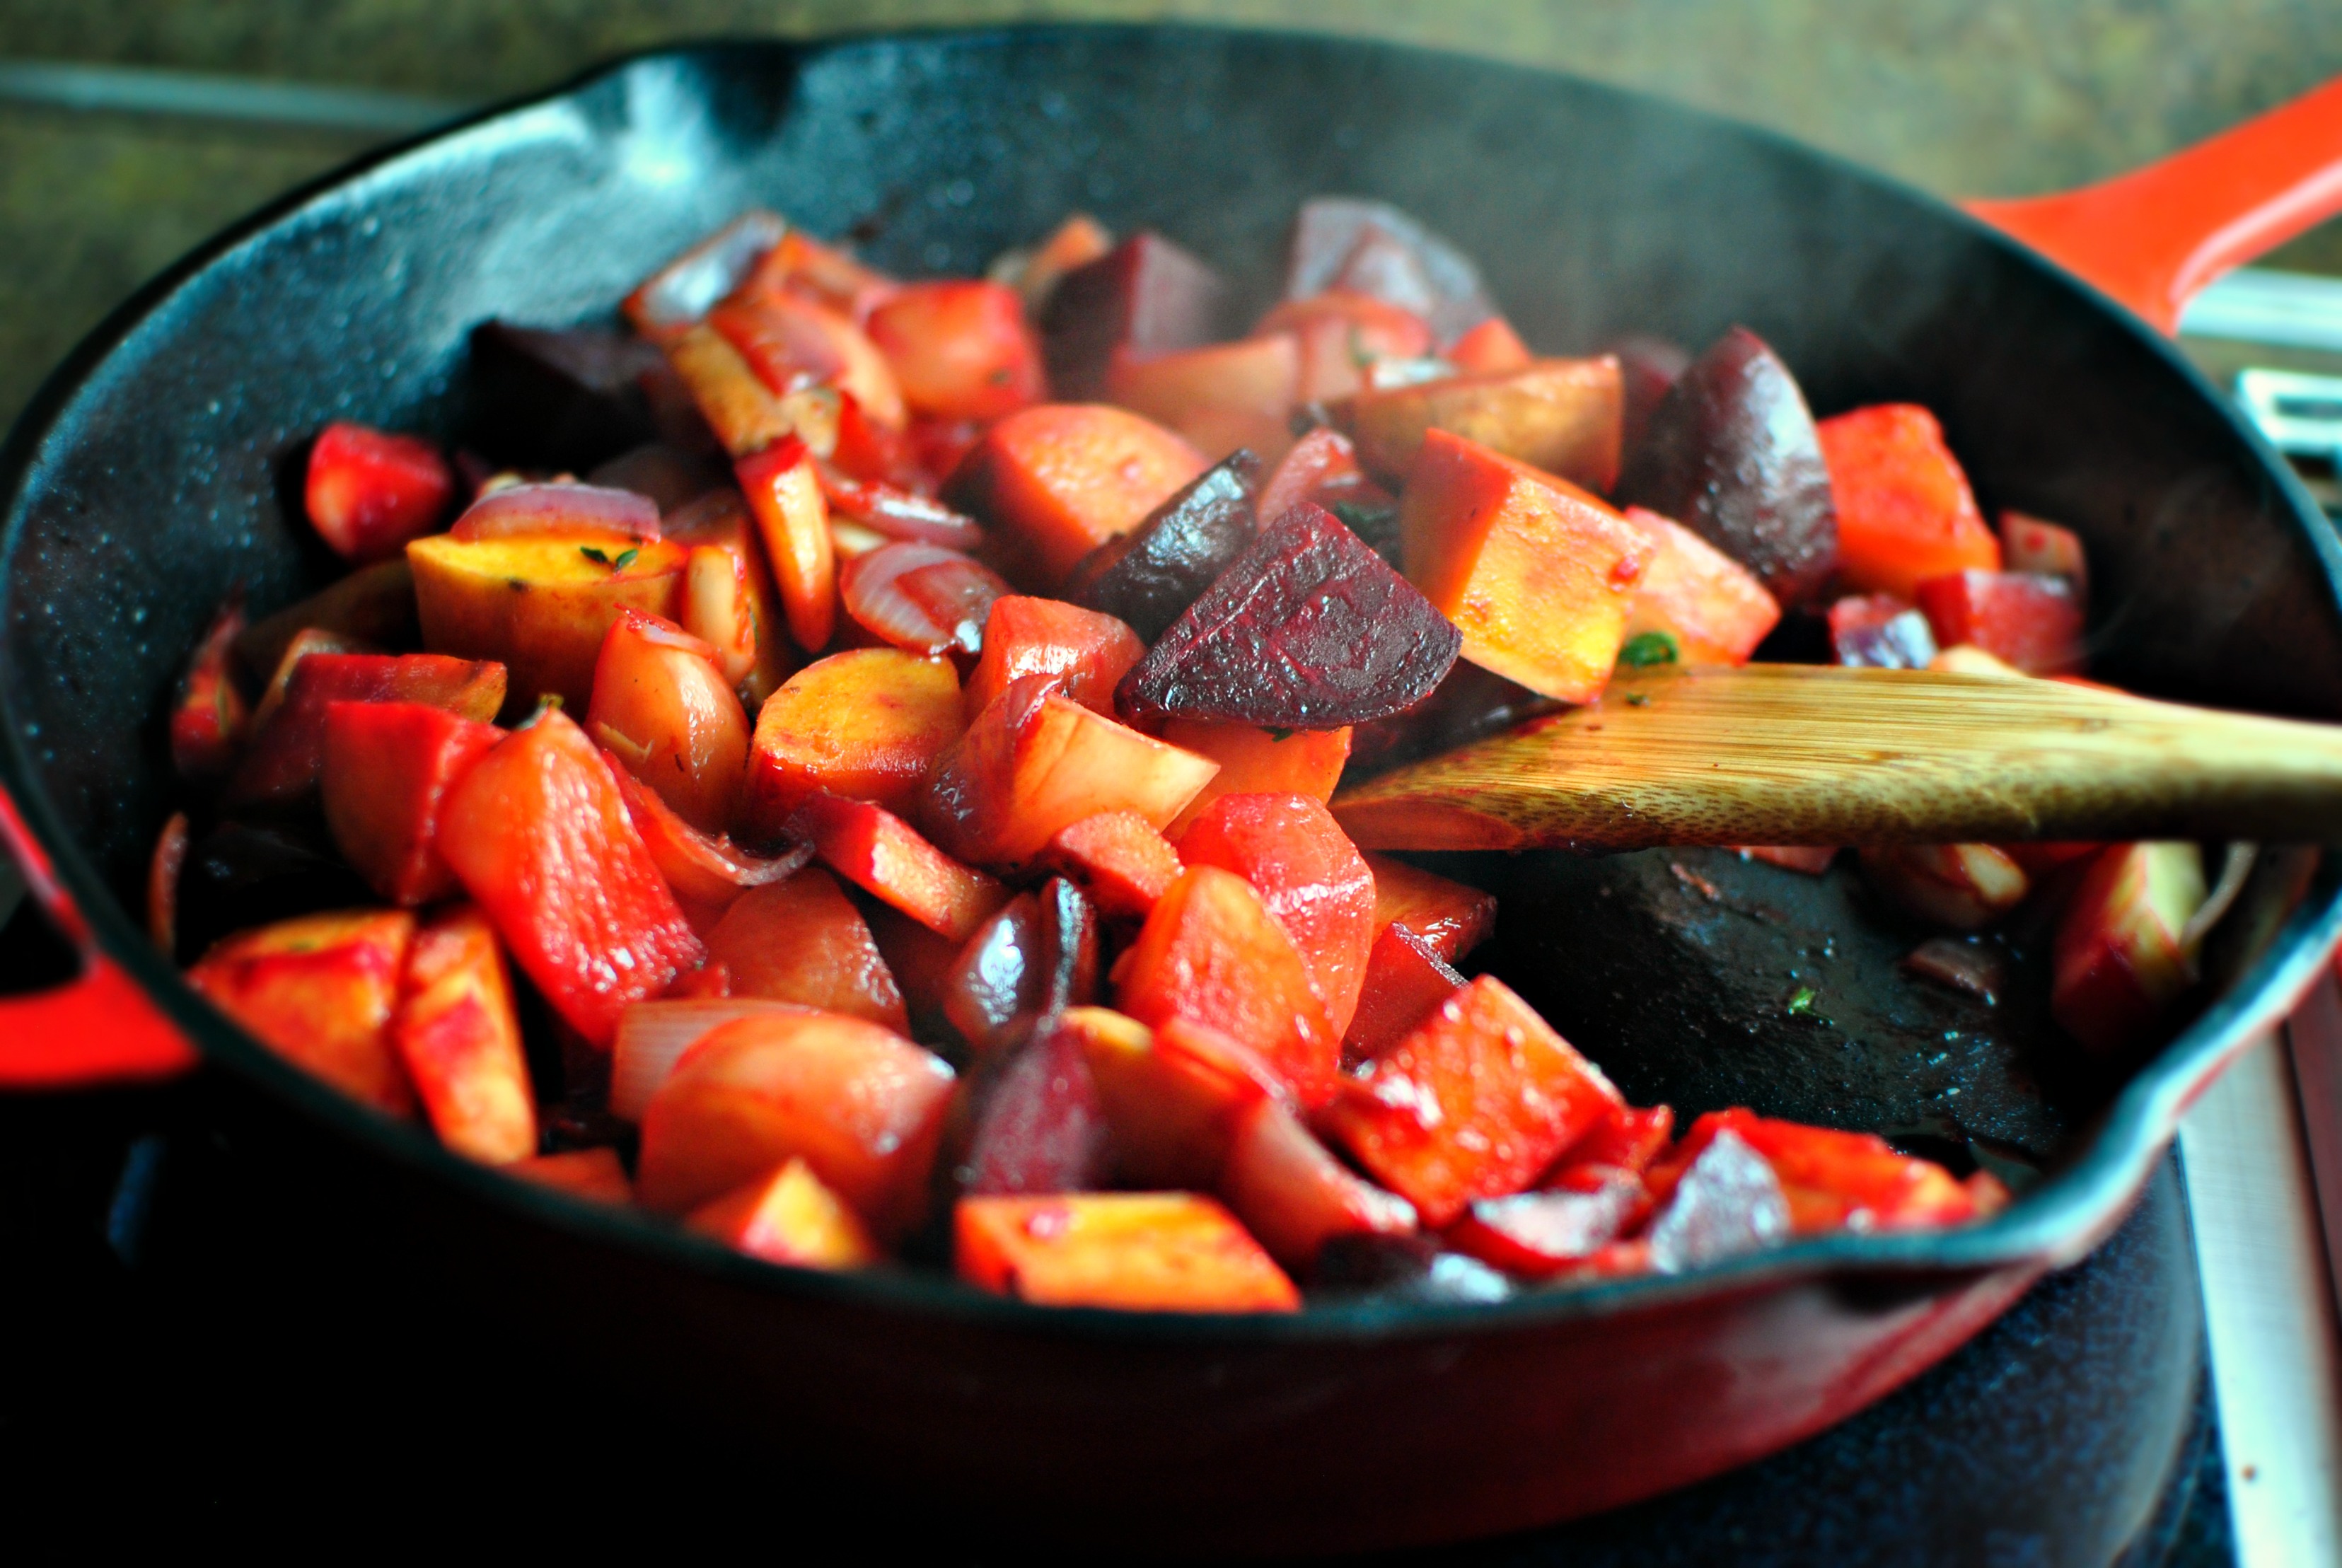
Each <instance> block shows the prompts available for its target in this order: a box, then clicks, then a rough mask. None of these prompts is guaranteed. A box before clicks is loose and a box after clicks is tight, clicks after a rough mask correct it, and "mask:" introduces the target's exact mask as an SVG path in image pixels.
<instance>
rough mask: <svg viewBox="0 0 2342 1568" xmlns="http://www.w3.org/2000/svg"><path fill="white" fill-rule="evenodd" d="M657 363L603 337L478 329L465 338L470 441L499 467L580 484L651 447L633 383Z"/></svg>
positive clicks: (623, 339)
mask: <svg viewBox="0 0 2342 1568" xmlns="http://www.w3.org/2000/svg"><path fill="white" fill-rule="evenodd" d="M665 363H666V362H665V361H664V360H663V359H662V358H661V357H660V355H659V351H658V350H657V349H656V348H653V347H652V346H651V345H649V344H647V343H645V342H644V341H643V340H642V339H640V338H638V337H636V336H633V335H630V334H626V333H621V332H617V331H615V330H612V329H608V328H601V327H575V328H571V329H568V330H565V331H558V332H553V331H541V330H539V329H537V328H535V327H528V326H515V325H512V324H511V323H509V322H502V321H484V322H482V323H481V324H480V325H477V326H475V327H474V328H473V329H472V362H471V382H472V387H471V392H472V427H473V430H472V434H473V436H474V438H475V440H476V441H477V442H478V443H479V444H480V446H481V447H482V448H483V449H484V450H485V451H487V452H488V453H490V454H493V455H495V457H496V458H497V459H499V460H500V461H503V462H506V463H516V464H524V465H525V466H530V467H546V468H565V469H569V470H572V471H574V472H576V473H580V474H582V473H584V472H585V471H586V469H588V468H591V467H593V466H594V465H595V464H597V463H600V462H602V461H603V460H604V459H605V458H608V457H611V456H614V455H616V454H618V453H620V452H624V451H625V450H626V449H627V448H628V447H630V446H636V445H639V444H642V443H644V442H646V441H648V440H650V439H651V437H652V435H653V434H654V430H653V426H652V423H651V410H650V404H649V401H648V399H647V398H646V397H645V395H644V394H643V389H642V385H641V381H640V378H641V375H642V374H643V372H645V371H646V370H649V369H653V368H655V367H656V366H659V365H664V364H665Z"/></svg>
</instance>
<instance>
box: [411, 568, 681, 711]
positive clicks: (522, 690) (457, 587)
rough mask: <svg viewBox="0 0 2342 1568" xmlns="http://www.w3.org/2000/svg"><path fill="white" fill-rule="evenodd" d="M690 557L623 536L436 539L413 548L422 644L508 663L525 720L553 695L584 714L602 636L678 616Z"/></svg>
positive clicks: (513, 699)
mask: <svg viewBox="0 0 2342 1568" xmlns="http://www.w3.org/2000/svg"><path fill="white" fill-rule="evenodd" d="M630 552H631V554H629V553H630ZM689 554H690V552H689V551H688V550H687V549H686V548H685V547H684V546H683V545H682V544H677V543H676V542H675V541H674V540H672V539H660V540H656V541H654V542H652V543H651V544H636V543H635V541H633V540H632V539H628V538H626V537H625V536H624V535H621V534H591V535H584V534H581V535H575V536H570V537H562V536H557V535H553V534H522V535H518V536H516V537H514V538H510V539H483V540H481V541H479V542H478V543H476V544H465V543H464V542H462V541H461V540H457V539H455V538H451V537H450V536H448V535H446V534H433V535H431V536H430V537H428V538H425V539H417V540H415V542H414V543H412V544H409V545H407V547H406V559H407V562H408V564H411V565H412V566H413V567H414V568H415V611H416V614H417V615H418V617H419V619H420V620H421V622H422V625H423V645H424V646H425V647H426V648H429V649H430V650H431V651H432V652H433V653H435V654H454V655H455V656H456V657H458V658H465V659H495V660H497V661H499V662H501V663H502V664H504V665H505V669H506V671H507V672H508V673H509V679H508V682H507V685H506V689H505V698H506V700H507V703H508V704H509V706H510V707H511V709H512V710H513V711H515V712H519V713H525V712H526V711H527V710H528V709H529V708H530V707H532V706H534V705H535V703H536V700H537V698H538V697H539V696H541V695H543V694H545V693H548V692H550V693H552V694H555V695H557V696H558V697H560V698H561V700H562V701H563V702H564V703H565V704H568V705H569V706H570V707H571V708H573V709H574V710H575V711H576V712H578V713H581V714H582V713H584V712H585V711H586V703H587V702H588V701H589V700H591V698H592V697H593V694H594V662H595V661H596V659H597V658H599V657H600V656H601V653H602V639H603V638H605V637H606V636H607V635H609V632H610V627H611V626H612V624H615V623H616V621H617V619H618V617H619V615H621V614H624V613H625V612H626V611H628V610H641V611H644V612H646V613H647V614H653V615H665V616H667V617H669V618H670V619H671V618H673V616H674V614H675V613H676V601H677V599H678V597H679V596H680V594H682V591H683V567H684V562H685V560H686V557H687V556H688V555H689ZM622 558H623V559H624V560H625V562H626V564H624V565H620V564H618V563H619V561H620V560H621V559H622Z"/></svg>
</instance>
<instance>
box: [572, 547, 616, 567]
mask: <svg viewBox="0 0 2342 1568" xmlns="http://www.w3.org/2000/svg"><path fill="white" fill-rule="evenodd" d="M577 553H578V554H580V555H583V556H585V557H586V559H587V560H588V561H596V562H599V563H600V564H603V565H605V566H606V565H608V564H610V558H609V557H608V556H607V555H605V554H602V552H601V551H599V550H597V549H596V548H595V547H594V546H593V545H591V544H580V545H578V546H577Z"/></svg>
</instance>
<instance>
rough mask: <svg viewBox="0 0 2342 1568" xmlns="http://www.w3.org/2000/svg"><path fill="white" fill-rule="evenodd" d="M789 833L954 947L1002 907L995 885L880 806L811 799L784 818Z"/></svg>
mask: <svg viewBox="0 0 2342 1568" xmlns="http://www.w3.org/2000/svg"><path fill="white" fill-rule="evenodd" d="M789 832H790V834H791V835H792V836H794V837H796V838H799V839H802V840H803V841H805V842H806V843H808V844H812V845H813V847H814V854H816V855H818V856H820V857H821V860H822V863H823V864H826V865H827V866H829V867H830V868H832V869H833V870H835V871H836V873H837V874H839V875H841V876H844V877H846V879H847V880H849V881H851V882H852V883H854V884H856V886H858V887H860V888H861V889H862V890H863V891H864V892H866V893H869V894H875V895H876V896H877V897H879V898H882V899H884V900H886V903H888V904H892V905H893V906H894V907H895V908H896V909H899V910H901V911H902V912H903V913H904V914H907V915H909V916H910V917H911V918H912V919H914V920H916V921H917V922H918V923H919V924H922V925H924V926H926V928H927V929H928V930H930V931H932V932H934V933H935V934H936V935H938V936H945V937H949V938H950V939H952V940H953V941H955V942H965V941H966V940H967V939H968V937H969V936H971V935H973V934H975V931H976V927H977V926H979V925H981V924H984V922H985V921H986V918H988V917H989V916H990V915H991V914H992V913H993V912H994V911H995V910H996V909H998V908H999V907H1000V906H1001V905H1002V904H1006V903H1007V902H1008V889H1006V887H1004V886H1002V885H1001V884H1000V883H999V882H998V881H997V880H996V879H995V878H993V877H989V876H986V875H985V874H984V873H982V872H980V871H971V870H970V869H968V868H967V867H966V866H964V865H962V864H959V862H957V861H956V860H954V859H952V857H951V856H949V855H947V854H945V853H944V852H943V851H941V850H939V849H937V848H936V846H935V845H934V844H929V843H928V842H927V841H926V839H924V838H922V837H920V836H919V833H918V830H917V829H916V828H914V827H913V826H912V825H911V824H909V823H907V822H905V821H904V820H903V819H902V818H901V817H899V816H896V814H894V813H893V812H890V811H888V810H886V808H885V807H883V806H875V805H871V804H867V803H866V802H863V801H855V800H846V799H845V798H844V797H842V796H839V795H834V794H820V795H816V796H814V798H813V799H811V800H809V801H807V802H806V804H804V805H802V806H800V807H798V808H797V813H796V815H795V816H793V817H791V818H790V819H789Z"/></svg>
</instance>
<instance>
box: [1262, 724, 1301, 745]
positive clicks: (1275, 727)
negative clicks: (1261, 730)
mask: <svg viewBox="0 0 2342 1568" xmlns="http://www.w3.org/2000/svg"><path fill="white" fill-rule="evenodd" d="M1297 733H1299V732H1297V731H1295V730H1288V729H1286V728H1285V727H1284V726H1283V725H1282V724H1271V725H1269V726H1268V738H1269V739H1270V740H1271V741H1289V740H1291V739H1292V738H1293V737H1294V735H1295V734H1297Z"/></svg>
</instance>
